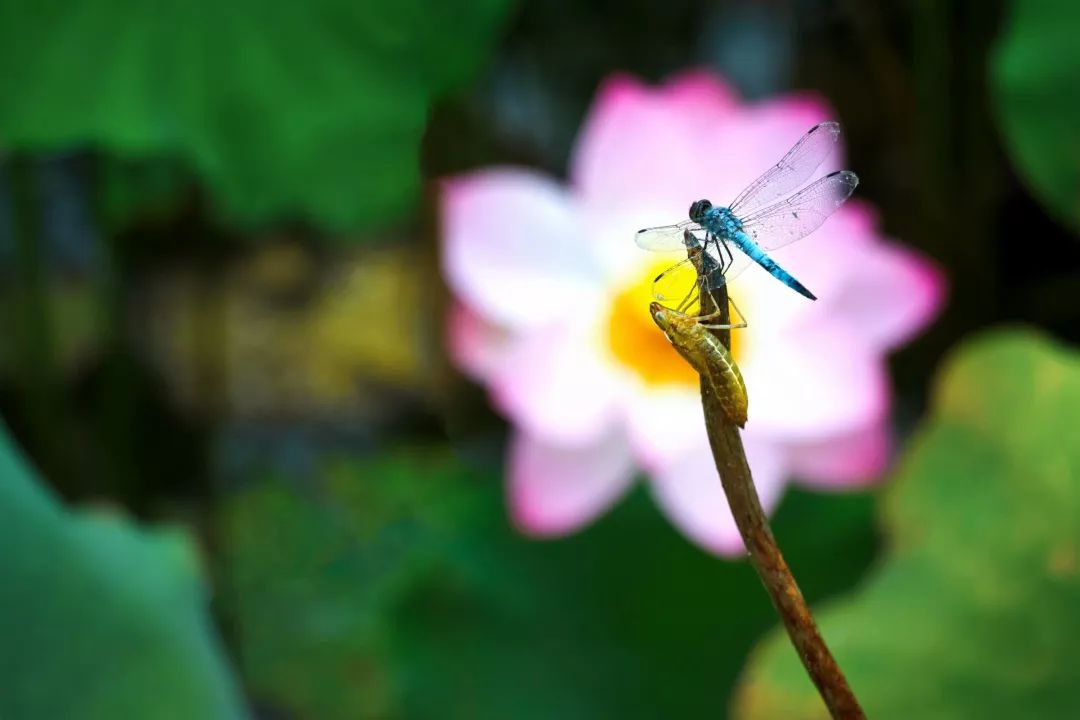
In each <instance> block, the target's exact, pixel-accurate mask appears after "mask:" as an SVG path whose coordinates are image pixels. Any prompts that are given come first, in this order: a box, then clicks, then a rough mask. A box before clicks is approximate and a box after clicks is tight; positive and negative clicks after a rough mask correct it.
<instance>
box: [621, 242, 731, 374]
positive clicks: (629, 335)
mask: <svg viewBox="0 0 1080 720" xmlns="http://www.w3.org/2000/svg"><path fill="white" fill-rule="evenodd" d="M666 268H667V263H662V264H657V265H655V266H653V267H650V268H649V272H648V273H646V274H644V275H643V276H642V279H641V281H640V282H637V283H634V284H632V285H628V286H626V287H624V288H623V289H622V290H620V291H619V292H618V294H616V295H615V298H614V300H613V301H612V303H611V309H610V312H609V315H608V333H607V334H608V345H609V347H610V348H611V352H612V354H613V355H614V356H615V357H616V358H618V360H619V361H620V362H621V363H622V364H623V365H625V366H626V367H628V368H630V369H632V370H633V371H634V372H636V373H637V374H638V375H639V376H641V378H642V379H643V380H645V382H646V383H648V384H650V385H672V384H676V385H695V386H696V385H697V383H698V377H697V373H696V372H694V370H693V368H691V367H690V365H689V364H688V363H687V362H686V361H685V360H683V359H682V357H681V356H680V355H679V353H678V352H676V351H675V348H673V347H672V346H671V343H670V342H668V339H667V338H666V337H664V333H662V332H661V331H660V328H658V327H657V326H656V323H654V322H653V319H652V317H651V316H650V315H649V303H650V302H652V301H653V299H654V298H653V279H654V278H655V277H656V276H657V275H659V274H660V273H661V272H663V271H664V270H665V269H666ZM692 283H693V277H692V275H689V274H688V276H687V278H686V287H685V288H674V287H671V286H670V283H669V285H668V287H665V294H668V293H670V296H671V297H673V298H677V299H674V300H671V301H665V302H664V304H665V305H667V306H669V307H675V306H676V305H678V304H679V299H681V298H682V297H683V296H684V295H685V294H686V293H687V292H688V291H689V290H690V288H691V287H692ZM680 290H681V292H680ZM686 312H687V314H697V312H698V306H697V303H696V302H695V303H694V304H693V305H691V306H690V307H689V308H687V309H686ZM741 332H745V331H744V330H736V331H734V332H732V333H731V352H732V356H733V357H734V358H735V359H736V361H737V360H738V357H739V352H738V350H739V339H740V338H739V333H741Z"/></svg>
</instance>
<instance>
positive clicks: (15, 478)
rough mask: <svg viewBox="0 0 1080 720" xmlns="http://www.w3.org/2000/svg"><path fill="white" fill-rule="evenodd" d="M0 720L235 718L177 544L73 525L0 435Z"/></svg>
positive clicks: (130, 531) (106, 521)
mask: <svg viewBox="0 0 1080 720" xmlns="http://www.w3.org/2000/svg"><path fill="white" fill-rule="evenodd" d="M0 547H3V548H4V551H3V553H2V554H0V637H2V638H3V642H2V643H0V678H3V692H0V717H3V718H5V719H8V718H10V719H11V720H21V719H23V718H25V719H27V720H29V719H30V718H49V720H64V718H72V719H75V718H78V719H79V720H84V719H89V720H94V719H97V718H100V719H101V720H115V719H116V718H140V719H144V720H155V719H161V720H165V719H170V720H171V719H173V718H175V719H176V720H186V719H187V718H238V717H241V716H242V715H243V712H242V705H241V703H240V699H239V697H238V695H237V693H236V688H235V687H234V685H233V682H232V679H231V677H230V675H229V672H228V669H227V668H226V666H225V663H224V661H223V659H222V657H221V653H220V649H219V647H218V645H217V641H216V640H215V639H214V633H213V630H212V629H211V628H210V626H209V624H208V622H207V617H206V612H205V610H206V607H205V606H206V599H205V593H204V589H203V586H202V583H201V582H200V578H199V577H198V573H199V567H198V563H197V560H196V558H195V555H194V552H193V551H192V548H191V547H190V545H189V544H188V541H187V540H186V538H184V537H183V536H182V535H180V534H179V533H176V532H155V533H146V532H143V531H140V530H137V529H135V528H133V527H131V526H130V525H129V524H128V523H126V522H124V521H122V520H121V519H120V518H118V517H116V516H112V515H107V514H104V513H95V514H85V513H83V514H74V515H73V514H71V513H69V512H67V511H66V510H64V509H63V508H62V507H60V506H59V505H58V504H57V503H56V501H55V500H54V499H53V498H52V497H50V496H49V495H47V494H46V493H45V491H44V490H43V489H42V486H41V485H40V483H39V481H38V480H37V478H35V477H33V474H32V473H31V472H30V470H29V469H28V468H27V467H26V466H25V464H24V463H23V460H22V459H21V458H20V457H19V455H18V454H17V452H16V451H15V450H14V448H13V447H12V445H11V442H10V440H9V439H8V438H7V436H6V434H0Z"/></svg>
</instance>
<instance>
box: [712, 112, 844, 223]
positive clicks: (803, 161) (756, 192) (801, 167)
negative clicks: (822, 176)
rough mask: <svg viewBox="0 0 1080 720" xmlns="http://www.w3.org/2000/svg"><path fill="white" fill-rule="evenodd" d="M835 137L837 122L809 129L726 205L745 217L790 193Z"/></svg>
mask: <svg viewBox="0 0 1080 720" xmlns="http://www.w3.org/2000/svg"><path fill="white" fill-rule="evenodd" d="M839 138H840V125H839V123H835V122H823V123H820V124H818V125H815V126H814V127H812V128H810V129H809V130H807V131H806V134H805V135H803V136H802V138H800V139H799V142H797V143H795V147H793V148H791V149H790V150H788V152H787V155H785V156H784V157H783V158H781V159H780V162H778V163H776V165H774V166H773V167H771V168H769V170H768V171H767V172H766V173H765V174H764V175H762V176H761V177H759V178H758V179H757V180H755V181H754V182H752V183H750V185H749V186H748V187H747V188H746V189H745V190H743V191H742V192H741V193H740V194H739V197H737V198H735V200H734V201H732V203H731V205H729V206H728V207H730V208H731V211H732V212H734V213H735V214H736V215H738V216H740V217H745V216H746V215H748V214H750V213H751V212H753V211H754V210H756V209H757V208H760V207H763V206H765V205H766V204H768V203H771V202H773V201H774V200H778V199H779V198H782V197H784V196H785V195H787V194H789V193H791V192H793V191H794V190H795V189H796V188H798V187H799V186H800V185H802V184H803V183H805V182H806V181H807V180H809V179H810V176H811V175H813V174H814V171H815V170H817V169H818V166H820V165H821V163H822V162H823V161H824V160H825V158H827V157H828V156H829V153H831V152H832V150H833V148H834V147H836V142H837V140H839Z"/></svg>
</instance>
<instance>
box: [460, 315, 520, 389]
mask: <svg viewBox="0 0 1080 720" xmlns="http://www.w3.org/2000/svg"><path fill="white" fill-rule="evenodd" d="M509 342H510V339H509V337H508V335H507V334H506V332H505V331H503V330H501V329H500V328H498V327H496V326H494V325H492V324H491V323H489V322H487V321H485V320H484V319H483V318H481V317H480V316H479V315H478V314H476V313H475V312H473V311H472V310H470V309H469V308H468V307H466V306H465V305H463V304H462V303H459V302H455V303H453V304H452V305H451V306H450V311H449V312H448V313H447V316H446V344H447V349H448V350H449V353H450V359H451V360H453V362H454V364H455V365H457V367H458V368H460V369H461V370H462V372H464V373H465V374H466V375H468V376H469V377H471V378H472V379H473V380H483V379H484V378H486V377H487V376H488V375H489V374H491V372H492V371H493V370H494V369H495V368H496V367H498V366H499V364H500V363H501V361H502V358H503V357H504V356H505V354H506V352H507V348H508V344H509Z"/></svg>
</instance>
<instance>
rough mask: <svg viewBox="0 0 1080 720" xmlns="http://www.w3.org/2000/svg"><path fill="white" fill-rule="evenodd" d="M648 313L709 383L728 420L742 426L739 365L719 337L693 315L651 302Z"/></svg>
mask: <svg viewBox="0 0 1080 720" xmlns="http://www.w3.org/2000/svg"><path fill="white" fill-rule="evenodd" d="M649 313H650V314H651V315H652V318H653V321H654V322H655V323H656V325H657V326H658V327H659V328H660V329H661V330H662V331H663V332H664V335H665V336H667V339H668V341H670V342H671V344H672V346H674V348H675V349H676V350H677V351H678V353H679V354H680V355H682V356H683V359H685V360H686V361H687V362H688V363H690V366H691V367H692V368H694V369H695V370H697V372H698V374H699V375H700V376H701V377H702V378H704V380H705V381H706V382H707V383H708V384H709V386H710V388H711V389H712V391H713V393H714V394H715V395H716V397H717V398H718V399H719V401H720V407H722V408H723V409H724V413H725V414H726V415H727V417H728V419H729V420H730V421H731V422H733V423H735V424H736V425H738V426H739V427H743V426H744V425H746V417H747V409H748V405H749V401H748V398H747V396H746V384H745V383H744V382H743V378H742V373H741V372H739V366H738V365H736V364H735V359H734V358H732V357H731V353H730V352H729V351H728V349H727V348H726V347H724V344H723V343H722V342H720V338H718V337H717V336H716V335H713V334H712V333H711V332H710V331H709V329H708V328H706V327H705V326H704V325H702V324H701V321H700V320H699V319H698V318H697V317H695V316H693V315H687V314H685V313H681V312H679V311H677V310H672V309H671V308H667V307H664V306H663V305H661V304H660V303H656V302H654V303H652V304H651V305H650V306H649Z"/></svg>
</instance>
